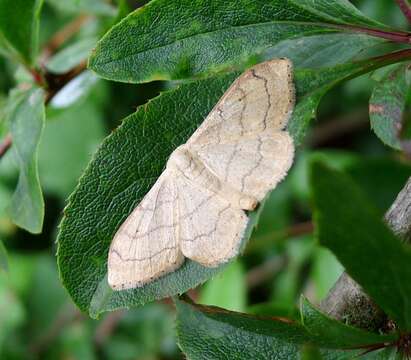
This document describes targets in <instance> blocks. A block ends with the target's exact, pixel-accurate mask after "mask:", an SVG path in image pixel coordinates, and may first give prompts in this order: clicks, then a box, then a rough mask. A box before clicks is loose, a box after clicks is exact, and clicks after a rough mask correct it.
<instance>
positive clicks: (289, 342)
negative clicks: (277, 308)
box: [175, 299, 366, 360]
mask: <svg viewBox="0 0 411 360" xmlns="http://www.w3.org/2000/svg"><path fill="white" fill-rule="evenodd" d="M175 302H176V308H177V337H178V343H179V346H180V348H181V349H182V350H183V352H184V353H185V355H186V356H187V357H188V358H189V359H191V360H196V359H199V360H200V359H201V360H207V359H210V360H211V359H212V360H218V359H222V360H225V359H238V360H240V359H244V360H248V359H256V360H259V359H261V360H262V359H276V360H283V359H284V360H289V359H299V358H300V357H299V353H300V350H304V349H306V346H305V345H306V344H311V345H316V346H320V347H321V346H322V345H325V344H326V342H325V341H323V340H321V339H318V338H314V337H312V336H311V335H310V334H309V333H308V332H307V331H306V330H305V328H304V327H303V326H301V325H300V324H299V323H298V322H296V321H293V320H288V319H285V318H278V317H261V316H258V317H257V316H252V315H248V314H242V313H236V312H231V311H227V310H225V309H221V308H217V307H212V306H202V305H196V304H193V303H192V302H191V301H189V300H188V299H184V300H176V301H175ZM320 352H321V355H322V357H321V358H322V359H325V360H343V359H346V360H348V359H353V358H355V357H356V356H358V355H359V354H360V353H362V352H364V350H360V351H358V350H355V351H341V350H330V349H321V351H320ZM365 359H366V358H365Z"/></svg>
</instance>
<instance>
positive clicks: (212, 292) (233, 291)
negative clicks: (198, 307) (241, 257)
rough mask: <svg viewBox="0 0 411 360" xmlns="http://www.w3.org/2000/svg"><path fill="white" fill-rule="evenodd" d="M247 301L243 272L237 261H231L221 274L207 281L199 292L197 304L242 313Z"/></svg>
mask: <svg viewBox="0 0 411 360" xmlns="http://www.w3.org/2000/svg"><path fill="white" fill-rule="evenodd" d="M246 301H247V289H246V284H245V272H244V268H243V266H242V264H241V263H240V262H239V261H233V262H232V263H231V264H229V265H228V266H227V267H226V268H225V269H224V271H223V272H222V273H221V274H218V275H217V276H216V277H214V278H213V279H211V280H209V281H208V282H207V283H206V284H205V285H204V287H203V289H202V290H201V295H200V300H199V303H202V304H206V305H215V306H220V307H223V308H225V309H228V310H233V311H244V310H245V307H246Z"/></svg>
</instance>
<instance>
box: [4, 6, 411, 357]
mask: <svg viewBox="0 0 411 360" xmlns="http://www.w3.org/2000/svg"><path fill="white" fill-rule="evenodd" d="M94 2H95V1H94ZM352 2H353V3H354V4H355V5H357V6H358V7H359V8H360V9H361V10H362V11H363V12H364V13H365V14H366V15H368V16H370V17H373V18H375V19H377V20H380V21H382V22H385V23H387V24H389V25H391V26H393V27H399V28H403V29H405V28H406V26H407V25H406V21H405V19H404V18H403V15H402V14H401V12H400V11H399V9H398V8H397V6H396V5H395V2H394V1H393V0H380V1H375V0H358V1H352ZM90 3H93V2H90ZM101 3H104V4H103V5H107V4H106V3H105V2H104V1H103V0H101ZM129 3H130V6H131V7H137V6H139V5H141V4H142V2H137V1H129ZM83 10H84V9H79V8H77V7H73V6H68V5H65V2H64V1H58V0H48V1H46V4H45V7H44V10H43V12H42V19H41V39H42V40H41V42H42V44H47V43H48V41H49V39H50V38H52V37H53V35H54V34H55V33H56V32H57V31H58V30H60V29H61V28H63V27H64V25H65V24H67V23H69V22H71V21H73V19H74V18H76V17H78V16H79V14H81V13H82V12H83ZM94 12H95V14H94V15H88V19H87V21H86V22H85V23H84V24H83V25H82V27H81V28H80V29H79V31H78V33H77V34H76V35H75V36H74V37H73V38H71V39H70V41H69V42H68V43H65V44H64V48H67V47H70V46H71V45H75V46H80V47H81V46H82V47H83V48H84V51H86V52H88V51H89V50H90V48H91V47H92V46H93V44H94V43H95V41H96V39H98V38H99V37H101V35H102V34H103V33H104V31H105V30H106V29H108V28H109V27H110V25H111V24H112V22H113V18H112V16H110V14H109V13H110V10H109V9H108V10H107V9H106V10H104V7H103V8H98V11H94ZM79 43H80V45H79ZM67 56H68V55H66V57H65V60H67ZM63 64H64V62H63ZM49 66H50V67H52V68H53V69H54V70H56V69H57V71H58V70H59V67H61V66H62V62H61V61H59V59H58V58H57V59H54V63H50V64H49ZM19 76H25V75H24V73H22V72H21V70H20V69H18V68H16V67H15V65H14V64H12V63H10V62H8V61H7V60H6V59H5V58H3V57H0V109H1V104H2V102H3V101H4V99H5V97H6V95H7V93H8V91H9V90H10V89H11V88H12V87H13V85H14V83H15V78H16V77H19ZM378 76H379V74H373V75H372V76H370V75H366V76H363V77H361V78H358V79H355V80H352V81H350V82H348V83H345V84H343V85H341V86H339V87H338V88H336V89H334V90H333V91H332V92H330V93H329V94H328V95H327V96H326V97H325V98H324V100H323V102H322V105H321V107H320V111H319V116H318V120H317V121H316V122H315V124H314V125H313V127H312V128H311V130H310V132H309V134H308V136H307V138H306V141H305V144H303V146H301V147H300V148H299V149H298V153H297V157H296V162H295V164H294V166H293V168H292V171H291V172H290V175H289V176H288V177H287V179H286V180H285V181H284V182H283V183H282V184H281V185H280V186H279V187H278V188H277V189H276V191H275V192H273V194H272V196H271V197H270V199H269V201H268V202H267V205H266V207H265V209H264V212H263V215H262V218H261V221H260V223H259V225H258V228H257V230H256V231H255V233H254V234H253V236H252V239H251V240H250V243H249V245H248V247H247V249H246V251H245V254H244V256H242V257H240V258H239V259H238V260H237V261H235V262H234V263H233V264H232V265H230V266H229V267H228V268H227V269H226V270H225V271H224V273H222V274H220V275H219V276H217V277H216V278H214V279H212V280H211V281H209V282H208V283H206V284H205V285H204V286H202V287H201V288H198V289H195V290H192V291H191V292H190V296H192V297H193V298H194V299H195V300H196V301H198V302H202V303H205V304H213V305H218V306H221V307H224V308H228V309H233V310H238V311H244V312H250V313H255V314H273V313H275V314H277V315H278V314H279V313H282V314H284V315H287V316H293V312H294V308H293V305H295V304H296V302H297V301H298V298H299V295H300V294H301V293H304V294H305V295H306V296H307V297H308V298H309V299H310V300H311V301H313V302H315V303H318V302H319V301H320V300H321V299H322V298H323V297H324V296H325V295H326V293H327V291H328V290H329V289H330V287H331V286H332V285H333V283H334V282H335V280H336V279H337V278H338V276H339V274H340V273H341V271H342V268H341V266H340V265H339V264H338V262H337V261H336V259H335V258H334V257H333V255H332V254H330V252H329V251H327V250H325V249H323V248H320V247H319V246H318V245H316V244H315V242H314V239H313V235H312V231H313V229H312V223H311V207H310V189H309V187H308V183H307V162H308V161H309V159H310V157H312V156H322V157H323V158H324V159H325V160H326V161H328V162H330V163H331V164H333V165H334V166H337V167H338V168H341V169H344V170H346V171H347V172H349V173H350V174H351V175H352V176H353V177H354V178H355V180H356V181H357V182H358V183H359V184H360V185H362V186H363V187H364V189H365V190H366V191H367V192H368V193H369V194H370V195H371V196H372V198H373V199H374V200H375V202H376V204H377V206H378V208H379V210H380V211H381V214H383V213H384V212H385V211H386V210H387V208H388V207H389V205H390V204H391V203H392V201H393V200H394V198H395V196H396V194H397V193H398V191H399V190H400V189H401V187H402V185H403V184H404V182H405V179H406V178H407V177H408V175H409V174H410V167H409V162H408V163H407V161H406V159H403V158H401V157H400V156H399V155H398V154H397V153H395V152H394V151H392V150H390V149H389V148H388V147H385V146H384V145H383V144H382V143H381V142H380V140H378V139H377V137H376V136H375V135H374V134H373V133H372V132H371V130H370V126H369V120H368V99H369V97H370V94H371V90H372V87H373V84H374V83H375V80H374V79H373V78H375V77H378ZM170 86H173V84H170V83H161V82H157V83H150V84H146V85H128V84H120V83H113V82H108V81H104V80H101V79H97V78H96V77H94V76H93V75H92V74H88V73H86V75H85V77H84V78H83V82H82V84H81V85H80V86H77V88H76V89H75V90H76V91H74V92H73V90H71V92H70V89H63V91H62V92H61V93H60V94H59V95H58V96H56V97H55V98H54V99H53V101H52V103H51V104H50V106H49V107H48V109H47V111H48V116H47V121H48V123H47V126H46V129H45V132H44V135H43V138H42V142H41V149H40V155H39V168H40V177H41V182H42V185H43V190H44V195H45V200H46V218H45V226H44V231H43V233H42V234H41V235H30V234H29V233H27V232H25V231H23V230H20V229H18V228H17V227H16V226H15V225H13V224H12V223H11V222H10V220H9V219H8V217H7V215H6V213H5V207H6V206H7V203H8V202H9V199H10V197H11V194H12V192H13V190H14V188H15V185H16V182H17V169H16V168H15V166H14V161H13V158H12V157H13V153H12V152H11V151H9V152H8V153H7V155H6V156H5V157H4V158H2V159H1V161H0V239H1V240H2V241H3V243H4V244H5V246H6V248H7V251H8V257H9V270H8V272H4V271H3V272H2V271H0V359H38V358H41V359H124V360H126V359H139V360H140V359H141V360H143V359H147V360H148V359H182V358H183V355H182V354H181V352H180V351H179V349H178V347H177V345H176V340H175V334H174V327H175V325H174V309H173V306H172V303H171V301H167V300H165V301H161V302H156V303H153V304H150V305H147V306H144V307H141V308H138V309H131V310H124V311H116V312H113V313H109V314H106V315H105V316H102V317H101V319H99V320H92V319H90V318H88V317H87V316H86V315H85V314H81V313H80V312H79V311H78V310H77V309H76V307H75V306H74V305H73V303H72V301H71V300H70V298H69V297H68V295H67V293H66V291H65V290H64V288H63V287H62V285H61V283H60V281H59V278H58V271H57V268H56V261H55V252H56V245H55V239H56V233H57V225H58V223H59V221H60V219H61V216H62V210H63V208H64V206H65V202H66V199H67V197H68V196H69V194H70V193H71V192H72V191H73V189H74V187H75V186H76V183H77V180H78V178H79V177H80V175H81V173H82V171H83V169H84V168H85V167H86V166H87V163H88V161H89V160H90V159H91V157H92V155H93V152H94V151H95V150H96V149H97V147H98V145H99V143H100V142H101V141H102V139H103V138H104V137H105V136H106V135H108V134H109V133H110V131H111V130H112V129H114V128H115V127H117V126H118V125H119V124H120V121H121V119H122V118H123V117H125V116H126V115H128V114H130V113H132V112H134V111H135V109H136V107H137V106H138V105H140V104H143V103H145V102H146V101H147V99H149V98H151V97H153V96H156V95H157V94H158V93H159V91H161V90H162V89H165V88H167V87H170ZM64 91H66V93H64ZM77 95H79V96H78V98H76V96H77ZM0 115H1V110H0ZM0 135H2V134H1V129H0Z"/></svg>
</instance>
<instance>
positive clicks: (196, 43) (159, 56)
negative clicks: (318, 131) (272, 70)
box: [89, 0, 381, 82]
mask: <svg viewBox="0 0 411 360" xmlns="http://www.w3.org/2000/svg"><path fill="white" fill-rule="evenodd" d="M346 24H351V25H356V26H365V27H367V26H368V27H372V26H374V27H375V26H381V25H380V24H378V23H376V22H374V21H372V20H370V19H368V18H366V17H365V16H363V15H362V14H361V13H360V12H359V11H358V10H357V9H356V8H355V7H354V6H353V5H352V4H351V3H350V2H349V1H347V0H333V1H331V2H330V1H326V0H319V1H311V0H303V1H301V0H298V1H296V0H269V1H267V0H240V1H238V0H229V1H227V0H212V1H207V2H204V1H199V0H197V1H192V0H175V1H171V2H170V1H167V0H153V1H151V2H150V3H149V4H147V5H146V6H144V7H142V8H140V9H138V10H136V11H135V12H133V13H132V14H130V15H129V16H127V17H126V18H125V19H124V20H123V21H121V22H120V23H119V24H117V25H116V26H114V27H113V28H112V29H111V30H110V31H109V32H108V33H107V34H106V35H105V36H104V38H103V39H102V40H101V41H100V42H99V44H98V46H97V47H96V49H95V51H94V54H93V55H92V56H91V58H90V62H89V66H90V67H91V69H93V70H94V71H96V72H97V73H98V74H99V75H101V76H103V77H105V78H108V79H112V80H117V81H125V82H145V81H151V80H159V79H182V78H190V77H196V76H199V75H206V74H209V73H213V72H216V71H220V70H222V69H227V68H232V67H233V66H238V65H239V64H241V63H243V64H244V63H247V62H248V61H250V59H252V58H255V56H258V55H261V54H263V53H264V52H266V51H267V50H269V49H270V48H272V47H273V46H275V45H277V44H279V43H280V42H281V41H284V40H289V39H297V38H304V37H307V36H313V35H319V34H330V33H336V32H338V31H340V32H341V31H344V30H343V29H342V28H344V25H346ZM336 25H337V26H336ZM170 29H172V30H170ZM361 38H363V35H361ZM334 40H335V41H336V42H337V43H338V42H340V41H343V38H342V37H340V38H335V39H334ZM300 46H302V47H304V44H300ZM344 51H348V52H350V51H351V50H350V49H349V46H345V48H341V47H340V48H339V53H343V52H344ZM272 56H278V55H277V54H275V53H274V54H272Z"/></svg>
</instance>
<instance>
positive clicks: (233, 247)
mask: <svg viewBox="0 0 411 360" xmlns="http://www.w3.org/2000/svg"><path fill="white" fill-rule="evenodd" d="M176 184H177V189H178V209H179V225H180V233H179V234H180V246H181V250H182V252H183V254H184V256H186V257H187V258H189V259H191V260H194V261H196V262H198V263H200V264H202V265H204V266H207V267H216V266H218V265H220V264H222V263H224V262H227V261H228V260H230V259H231V258H233V257H234V256H236V255H238V252H239V249H240V245H241V240H242V238H243V236H244V231H245V229H246V226H247V222H248V218H247V216H246V214H245V213H244V211H243V210H241V209H238V208H233V207H232V206H231V204H230V202H229V201H228V200H226V199H224V198H222V197H221V196H220V195H218V194H216V193H215V192H213V191H211V190H209V189H208V188H206V187H202V186H198V185H195V184H193V183H192V182H191V181H189V180H187V179H186V178H185V177H179V178H178V179H176Z"/></svg>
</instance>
